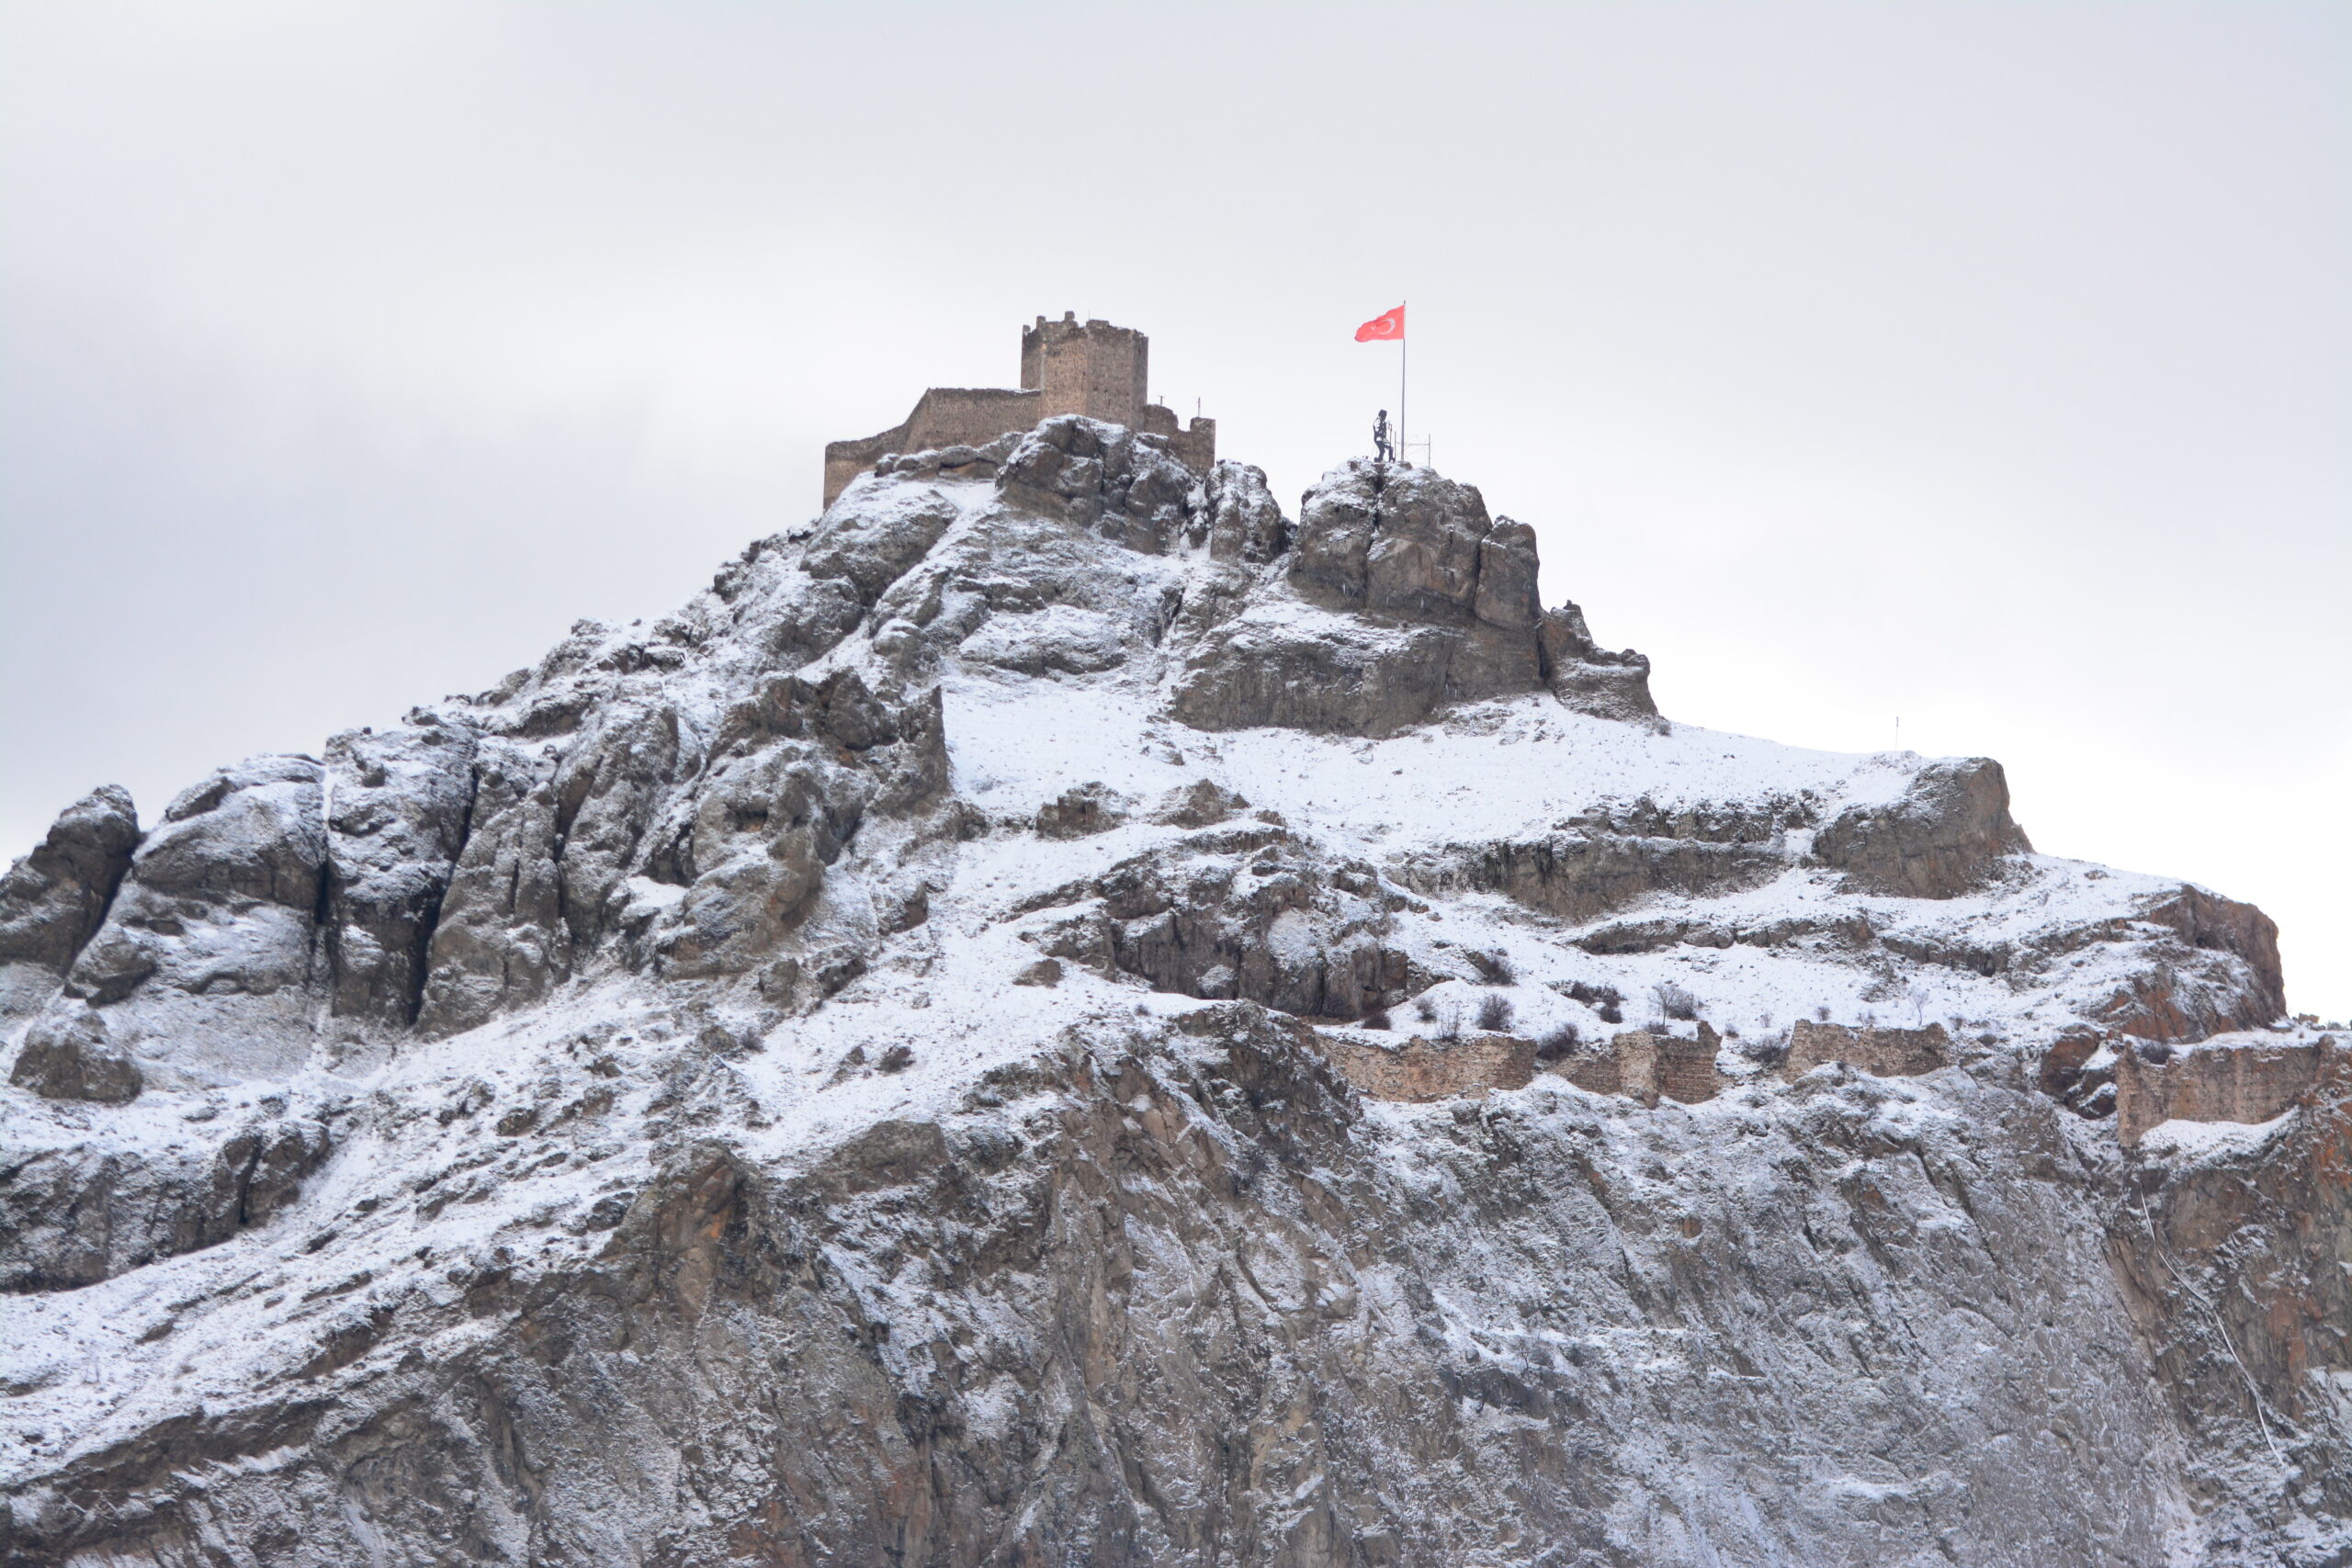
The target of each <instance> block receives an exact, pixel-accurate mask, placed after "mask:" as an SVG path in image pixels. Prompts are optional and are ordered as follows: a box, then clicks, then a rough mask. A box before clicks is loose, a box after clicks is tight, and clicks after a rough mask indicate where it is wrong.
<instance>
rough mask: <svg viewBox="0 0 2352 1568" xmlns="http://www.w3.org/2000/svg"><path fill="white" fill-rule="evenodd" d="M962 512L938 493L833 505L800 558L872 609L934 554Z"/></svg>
mask: <svg viewBox="0 0 2352 1568" xmlns="http://www.w3.org/2000/svg"><path fill="white" fill-rule="evenodd" d="M961 511H962V509H961V508H960V507H958V506H957V505H956V502H953V501H951V500H949V499H948V498H947V497H946V496H944V495H942V494H941V493H940V492H939V491H935V490H929V491H915V490H909V489H905V488H900V489H898V490H894V491H890V492H889V493H888V497H887V499H886V500H885V501H884V502H882V503H880V504H869V505H864V506H854V507H843V506H838V505H837V506H835V507H834V509H833V510H832V511H831V513H827V515H826V518H825V520H824V521H823V522H821V523H820V524H819V525H818V527H817V533H816V536H815V537H813V538H811V539H810V540H809V547H808V548H807V550H806V551H804V552H803V553H802V555H801V558H800V567H801V570H803V571H806V572H807V573H808V574H809V576H811V577H815V578H846V579H848V580H849V581H850V583H851V585H852V586H853V587H854V588H855V589H856V591H857V596H858V598H859V599H860V600H861V601H862V602H863V603H865V604H873V603H874V602H875V601H876V599H878V598H880V597H881V596H882V591H883V590H884V589H886V588H888V587H889V586H890V584H892V583H893V582H896V581H898V580H899V578H900V577H902V576H904V575H905V574H906V571H907V569H908V568H910V567H911V566H913V565H914V564H915V562H917V561H919V560H921V559H922V558H923V557H924V556H926V555H928V554H929V553H930V552H931V547H933V545H935V544H937V543H939V537H940V536H941V535H943V534H944V533H946V532H947V525H949V524H951V523H953V522H955V521H956V517H957V516H958V515H960V514H961Z"/></svg>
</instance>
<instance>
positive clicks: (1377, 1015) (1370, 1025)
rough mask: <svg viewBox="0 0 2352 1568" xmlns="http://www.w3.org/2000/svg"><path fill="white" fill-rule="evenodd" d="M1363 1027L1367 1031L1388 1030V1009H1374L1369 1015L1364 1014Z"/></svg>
mask: <svg viewBox="0 0 2352 1568" xmlns="http://www.w3.org/2000/svg"><path fill="white" fill-rule="evenodd" d="M1363 1026H1364V1027H1365V1028H1366V1029H1385V1028H1387V1027H1388V1010H1387V1009H1386V1008H1374V1009H1373V1010H1371V1011H1370V1012H1368V1013H1366V1014H1364V1015H1363Z"/></svg>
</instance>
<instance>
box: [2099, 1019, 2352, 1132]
mask: <svg viewBox="0 0 2352 1568" xmlns="http://www.w3.org/2000/svg"><path fill="white" fill-rule="evenodd" d="M2348 1069H2352V1056H2347V1055H2346V1054H2345V1053H2344V1052H2342V1051H2341V1050H2339V1049H2338V1047H2337V1045H2336V1043H2335V1037H2334V1036H2333V1035H2322V1036H2320V1038H2319V1039H2318V1040H2316V1041H2312V1042H2307V1043H2296V1044H2287V1043H2271V1042H2267V1041H2260V1040H2254V1041H2246V1042H2244V1043H2237V1042H2229V1043H2222V1042H2215V1041H2208V1042H2206V1043H2204V1044H2202V1045H2199V1046H2197V1047H2195V1048H2194V1049H2191V1050H2187V1051H2181V1052H2178V1053H2177V1054H2176V1055H2174V1056H2173V1057H2172V1059H2171V1060H2169V1061H2166V1062H2163V1063H2156V1062H2148V1061H2143V1059H2142V1058H2141V1056H2140V1054H2139V1052H2138V1051H2137V1050H2135V1049H2133V1048H2131V1046H2130V1045H2128V1044H2127V1045H2124V1046H2122V1047H2120V1049H2119V1051H2118V1052H2117V1056H2116V1063H2115V1136H2116V1139H2117V1141H2118V1142H2120V1143H2121V1144H2122V1145H2123V1146H2124V1147H2125V1148H2131V1146H2133V1145H2136V1144H2138V1143H2139V1141H2140V1140H2141V1138H2142V1137H2143V1136H2144V1135H2145V1134H2146V1133H2147V1131H2148V1129H2149V1128H2151V1127H2154V1126H2155V1125H2156V1124H2157V1123H2158V1122H2171V1121H2175V1120H2178V1121H2182V1122H2267V1121H2269V1120H2270V1119H2271V1118H2272V1117H2273V1116H2276V1115H2278V1113H2279V1112H2281V1111H2286V1110H2288V1109H2290V1108H2291V1107H2292V1106H2293V1105H2294V1104H2295V1102H2296V1101H2297V1100H2300V1099H2301V1098H2302V1096H2303V1094H2304V1093H2305V1092H2306V1091H2307V1090H2309V1089H2312V1088H2313V1087H2314V1086H2315V1085H2317V1084H2318V1083H2319V1082H2320V1080H2321V1079H2322V1077H2326V1076H2330V1075H2331V1074H2332V1073H2335V1072H2345V1071H2347V1070H2348Z"/></svg>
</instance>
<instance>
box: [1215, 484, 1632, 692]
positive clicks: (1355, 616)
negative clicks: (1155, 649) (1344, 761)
mask: <svg viewBox="0 0 2352 1568" xmlns="http://www.w3.org/2000/svg"><path fill="white" fill-rule="evenodd" d="M1289 562H1290V567H1289V577H1290V581H1291V583H1292V585H1293V586H1294V587H1295V589H1296V590H1297V592H1298V595H1299V597H1298V600H1296V601H1283V600H1268V601H1266V602H1265V603H1263V604H1260V605H1254V606H1252V607H1250V609H1248V610H1245V611H1244V612H1243V613H1242V614H1241V615H1238V616H1236V617H1234V618H1233V619H1232V620H1231V621H1230V622H1229V623H1228V624H1227V625H1226V626H1223V627H1221V628H1219V629H1218V630H1217V631H1216V633H1215V634H1214V635H1212V636H1211V637H1208V638H1207V639H1206V640H1204V643H1203V644H1202V646H1201V647H1200V648H1199V649H1198V650H1197V651H1195V652H1194V653H1193V654H1192V655H1191V657H1190V658H1189V660H1187V662H1186V666H1185V669H1184V672H1183V675H1182V679H1181V680H1180V681H1179V682H1178V684H1177V686H1176V690H1175V694H1174V701H1173V704H1172V706H1171V711H1172V712H1173V713H1174V714H1175V715H1176V716H1178V717H1179V718H1182V720H1184V722H1186V723H1188V724H1192V725H1195V726H1197V727H1199V728H1204V729H1238V728H1250V727H1252V726H1257V725H1282V726H1285V727H1288V728H1299V729H1308V730H1317V731H1323V732H1329V733H1335V734H1342V735H1386V734H1392V733H1394V732H1395V731H1397V730H1398V729H1400V728H1404V727H1406V726H1408V725H1411V724H1416V723H1419V721H1421V720H1422V719H1424V718H1427V717H1429V716H1430V715H1431V714H1433V713H1435V712H1437V711H1439V710H1440V709H1441V708H1442V707H1443V706H1445V705H1450V704H1453V703H1459V702H1466V701H1476V700H1477V699H1479V698H1483V697H1492V696H1499V695H1502V694H1508V693H1513V692H1532V691H1538V690H1542V689H1544V686H1545V685H1546V683H1547V682H1548V683H1549V685H1550V687H1551V689H1552V690H1553V691H1554V693H1555V694H1556V695H1558V697H1559V698H1560V700H1561V701H1562V702H1563V703H1565V704H1566V705H1568V706H1570V707H1573V708H1575V709H1577V711H1579V712H1583V713H1591V714H1597V715H1600V716H1603V717H1607V718H1621V719H1639V720H1647V719H1654V718H1656V717H1657V705H1656V704H1654V703H1653V702H1652V701H1651V700H1650V695H1649V661H1648V660H1645V659H1644V658H1642V657H1641V655H1639V654H1637V653H1611V652H1607V651H1606V650H1604V649H1600V647H1599V646H1598V645H1597V644H1595V643H1594V642H1593V640H1592V637H1591V634H1590V633H1589V631H1587V630H1586V628H1585V623H1584V615H1583V612H1581V611H1579V610H1578V609H1577V608H1576V606H1574V605H1573V604H1571V605H1567V606H1565V607H1563V608H1562V609H1559V610H1556V611H1551V612H1546V611H1545V610H1544V608H1543V604H1542V601H1541V600H1540V599H1538V597H1537V596H1536V586H1535V577H1536V558H1535V533H1534V530H1533V529H1532V528H1529V527H1528V526H1527V525H1525V524H1522V523H1513V522H1511V521H1510V519H1508V518H1505V519H1502V520H1501V521H1499V522H1497V521H1495V520H1493V519H1490V518H1489V517H1488V516H1487V503H1486V502H1485V500H1484V499H1483V498H1482V497H1481V496H1480V495H1479V493H1478V491H1476V489H1474V488H1473V487H1471V486H1469V485H1464V484H1457V483H1455V482H1454V481H1453V480H1451V479H1443V478H1442V477H1440V476H1439V475H1438V474H1436V473H1435V472H1433V471H1431V470H1430V469H1427V468H1403V467H1399V466H1396V465H1384V464H1380V463H1374V462H1370V461H1366V460H1363V459H1357V460H1354V461H1351V462H1349V463H1347V464H1344V465H1342V466H1341V467H1340V468H1338V469H1335V470H1334V471H1333V472H1332V473H1330V474H1329V475H1327V476H1326V477H1325V479H1324V480H1323V482H1322V483H1321V484H1319V485H1317V487H1316V488H1315V489H1313V490H1311V491H1307V492H1306V500H1305V501H1304V502H1302V503H1301V504H1300V508H1299V522H1298V528H1297V532H1296V534H1295V537H1294V539H1293V540H1292V548H1291V550H1290V552H1289Z"/></svg>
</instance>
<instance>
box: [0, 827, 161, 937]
mask: <svg viewBox="0 0 2352 1568" xmlns="http://www.w3.org/2000/svg"><path fill="white" fill-rule="evenodd" d="M138 847H139V813H138V810H137V809H136V808H135V807H133V806H132V805H131V801H130V791H128V790H126V789H124V788H123V787H122V786H121V785H119V784H107V785H106V786H105V787H104V788H102V789H95V790H92V791H91V792H90V793H89V794H88V795H84V796H83V797H82V798H81V799H80V800H77V801H75V802H74V804H73V805H71V806H69V807H66V808H65V810H64V811H63V812H62V814H60V815H59V817H58V818H57V822H56V824H55V825H54V826H53V827H51V829H50V830H49V835H48V837H46V838H44V839H43V840H41V842H40V847H39V848H38V849H36V850H34V851H33V852H32V853H30V854H28V855H27V856H25V857H24V859H22V860H20V861H18V862H17V863H16V864H14V865H12V866H10V867H9V868H8V874H7V876H6V878H0V968H5V967H6V966H13V965H17V964H28V965H32V966H35V967H38V968H40V969H42V970H45V971H48V972H49V974H50V975H51V976H52V979H51V983H52V984H53V983H54V979H53V977H54V976H62V974H63V973H64V972H65V970H66V968H67V966H68V965H70V964H72V963H73V962H74V955H75V954H77V953H80V952H81V951H82V948H83V945H84V944H85V942H88V941H89V940H90V938H91V937H92V936H93V935H95V934H96V932H97V929H98V925H99V923H100V922H101V921H102V920H104V919H106V913H107V906H108V905H109V904H111V903H113V902H114V895H115V889H116V888H118V887H119V886H121V885H122V876H123V873H124V872H126V871H128V870H130V855H131V852H132V851H133V850H135V849H137V848H138Z"/></svg>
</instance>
